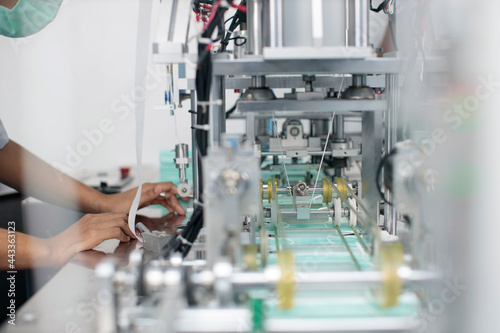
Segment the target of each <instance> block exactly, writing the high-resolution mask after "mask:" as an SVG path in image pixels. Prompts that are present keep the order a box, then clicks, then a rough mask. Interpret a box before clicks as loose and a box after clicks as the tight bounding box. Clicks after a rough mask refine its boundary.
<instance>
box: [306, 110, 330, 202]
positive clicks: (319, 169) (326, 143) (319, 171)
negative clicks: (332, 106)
mask: <svg viewBox="0 0 500 333" xmlns="http://www.w3.org/2000/svg"><path fill="white" fill-rule="evenodd" d="M333 118H335V112H334V113H333V114H332V121H331V122H330V128H329V129H328V135H327V136H326V141H325V148H324V149H323V154H322V155H321V161H320V162H319V168H318V174H317V175H316V182H315V183H314V189H313V193H312V196H311V201H310V202H309V208H311V206H312V203H313V201H314V193H315V192H316V186H317V185H318V180H319V174H320V173H321V167H322V166H323V160H324V159H325V154H326V147H327V146H328V141H329V140H330V135H331V134H332V128H333Z"/></svg>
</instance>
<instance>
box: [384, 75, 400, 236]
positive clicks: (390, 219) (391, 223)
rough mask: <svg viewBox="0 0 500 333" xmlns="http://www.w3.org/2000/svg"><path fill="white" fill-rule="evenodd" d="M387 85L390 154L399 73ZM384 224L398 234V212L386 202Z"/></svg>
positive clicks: (389, 195) (390, 197)
mask: <svg viewBox="0 0 500 333" xmlns="http://www.w3.org/2000/svg"><path fill="white" fill-rule="evenodd" d="M386 80H387V82H386V86H387V94H388V102H389V105H388V108H387V111H386V120H385V121H386V134H385V135H386V139H385V142H386V147H385V151H386V154H387V155H388V154H390V153H391V152H392V150H393V149H394V146H395V145H396V142H397V129H398V128H397V114H396V111H397V106H398V94H397V88H398V77H397V75H387V76H386ZM385 195H386V199H387V201H389V202H393V201H394V200H393V195H392V192H391V191H390V190H389V189H386V193H385ZM384 226H385V229H386V230H387V231H388V232H389V233H390V234H391V235H397V212H396V208H395V207H394V206H392V205H388V204H386V205H385V207H384Z"/></svg>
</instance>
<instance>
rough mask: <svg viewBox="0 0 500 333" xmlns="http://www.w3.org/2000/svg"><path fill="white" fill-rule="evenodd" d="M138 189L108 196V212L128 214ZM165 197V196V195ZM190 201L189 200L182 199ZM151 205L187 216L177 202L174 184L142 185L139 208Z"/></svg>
mask: <svg viewBox="0 0 500 333" xmlns="http://www.w3.org/2000/svg"><path fill="white" fill-rule="evenodd" d="M136 193H137V187H135V188H133V189H131V190H128V191H125V192H122V193H117V194H111V195H108V196H107V198H106V200H107V204H106V207H107V208H106V210H107V211H110V212H122V213H128V212H129V210H130V206H132V202H133V201H134V198H135V194H136ZM162 193H164V194H165V196H163V194H162ZM181 199H183V200H189V198H181ZM149 205H162V206H163V207H165V208H167V209H168V211H169V212H171V213H177V214H180V215H185V214H186V211H185V210H184V209H183V208H182V206H181V205H180V203H179V201H178V200H177V186H175V185H174V184H173V183H170V182H165V183H144V184H143V185H142V194H141V201H140V203H139V208H143V207H146V206H149Z"/></svg>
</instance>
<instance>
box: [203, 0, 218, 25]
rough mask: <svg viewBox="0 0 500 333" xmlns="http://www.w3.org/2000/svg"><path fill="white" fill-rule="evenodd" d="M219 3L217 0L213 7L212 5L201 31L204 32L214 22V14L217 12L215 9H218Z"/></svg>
mask: <svg viewBox="0 0 500 333" xmlns="http://www.w3.org/2000/svg"><path fill="white" fill-rule="evenodd" d="M221 2H222V0H219V1H217V2H216V3H215V5H213V7H212V10H211V11H210V17H209V19H208V21H207V23H205V25H204V26H203V30H205V29H206V28H207V27H208V25H209V24H210V23H211V22H212V21H213V20H214V17H215V13H216V12H217V8H219V5H220V3H221Z"/></svg>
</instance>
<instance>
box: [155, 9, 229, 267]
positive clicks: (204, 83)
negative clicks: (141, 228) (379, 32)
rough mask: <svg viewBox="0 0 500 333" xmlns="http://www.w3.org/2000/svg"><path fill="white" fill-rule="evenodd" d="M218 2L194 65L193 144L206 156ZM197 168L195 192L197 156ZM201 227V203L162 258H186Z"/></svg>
mask: <svg viewBox="0 0 500 333" xmlns="http://www.w3.org/2000/svg"><path fill="white" fill-rule="evenodd" d="M221 3H222V1H218V2H217V3H216V4H215V5H213V7H212V10H215V12H214V13H211V14H210V19H209V21H208V22H207V24H206V28H205V30H204V31H203V33H202V35H201V39H200V42H199V43H198V66H197V68H196V93H197V99H198V105H197V107H196V115H197V117H196V125H197V126H196V128H195V129H194V131H195V143H194V144H196V145H197V148H198V151H199V152H200V154H201V157H203V156H206V154H207V148H208V133H207V131H206V130H205V129H204V126H205V125H207V124H208V120H209V112H210V107H209V101H210V86H211V80H212V57H211V47H212V45H213V40H212V35H213V33H214V31H215V29H216V28H217V37H216V38H215V39H214V40H218V39H222V38H223V37H224V32H225V31H224V13H225V12H226V11H227V10H228V7H227V3H226V5H221ZM198 170H199V172H200V175H199V181H198V189H199V192H198V193H200V194H201V193H203V187H202V186H201V185H202V183H203V179H202V173H201V170H202V164H201V158H199V159H198ZM200 199H201V198H200ZM200 201H201V200H200ZM202 227H203V208H202V205H198V206H197V207H196V208H195V210H194V212H193V215H192V216H191V219H190V220H189V222H188V224H187V225H186V228H185V229H184V231H183V232H182V234H180V235H177V236H176V237H175V238H172V239H171V240H170V242H168V244H167V245H165V246H164V247H163V249H162V251H161V256H162V257H163V258H168V257H169V256H170V255H171V254H172V253H174V252H180V253H182V256H183V257H185V256H186V255H187V254H188V253H189V250H190V249H191V246H192V245H193V242H194V241H195V240H196V237H198V234H199V233H200V230H201V228H202Z"/></svg>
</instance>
